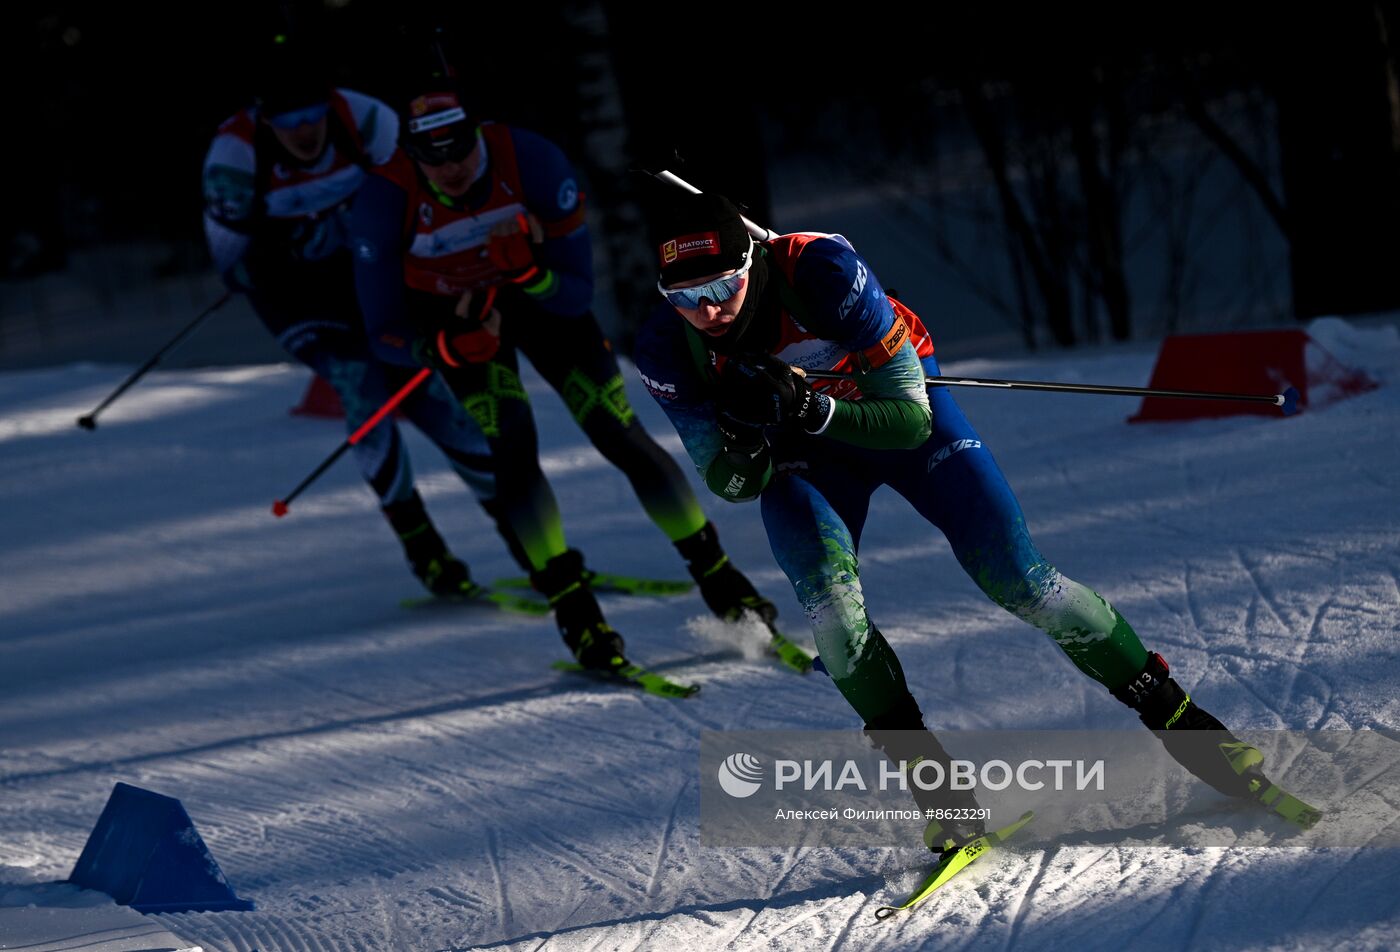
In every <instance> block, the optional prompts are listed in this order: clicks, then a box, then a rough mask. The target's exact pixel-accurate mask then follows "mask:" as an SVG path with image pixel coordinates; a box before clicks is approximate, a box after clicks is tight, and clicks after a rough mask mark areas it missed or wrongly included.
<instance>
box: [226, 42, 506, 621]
mask: <svg viewBox="0 0 1400 952" xmlns="http://www.w3.org/2000/svg"><path fill="white" fill-rule="evenodd" d="M262 56H263V59H262V63H261V67H262V69H261V77H260V81H259V88H258V91H257V95H256V98H255V104H254V105H253V106H252V107H250V108H247V109H243V110H240V111H239V112H238V113H236V114H235V115H233V116H232V117H230V118H229V119H228V120H226V121H225V122H224V123H223V124H222V125H221V126H220V127H219V130H218V133H217V134H216V135H215V137H214V141H213V143H212V145H211V146H210V148H209V152H208V155H207V157H206V159H205V162H204V199H205V214H204V228H205V235H206V237H207V238H208V242H209V249H210V252H211V254H212V256H213V258H214V262H215V265H216V267H217V268H218V270H219V273H220V274H221V275H222V276H223V277H224V280H225V281H226V282H227V283H228V285H229V286H230V287H232V288H234V289H235V290H238V291H242V292H243V293H245V294H246V295H247V297H248V300H249V302H250V303H251V304H252V306H253V310H254V311H255V312H256V313H257V315H258V317H259V319H261V321H262V322H263V324H264V325H265V326H266V327H267V329H268V331H269V332H271V333H272V335H273V336H274V337H276V339H277V342H278V343H279V344H280V345H281V346H282V347H283V348H284V349H285V350H286V351H287V353H289V354H290V355H291V356H293V357H294V358H296V359H297V360H299V361H301V362H302V363H304V364H306V365H307V366H308V367H310V368H311V369H312V370H314V371H315V372H316V373H317V374H319V375H320V376H321V377H322V378H323V379H325V380H326V381H327V382H328V383H329V384H330V385H331V386H332V387H333V388H334V389H335V391H336V393H337V394H338V395H339V397H340V401H341V403H342V405H343V406H344V408H345V424H346V429H347V431H348V432H353V431H355V430H356V429H358V428H359V427H360V425H361V424H362V423H364V422H365V420H367V419H368V418H369V417H370V416H371V415H372V414H373V413H374V411H375V410H377V409H379V407H381V406H382V405H383V404H384V403H385V401H387V400H388V399H389V397H390V396H391V395H393V394H394V393H395V392H396V391H397V390H398V389H399V388H400V387H401V386H403V384H405V383H407V382H408V379H409V378H410V376H411V374H410V373H408V372H406V371H405V370H404V368H402V367H400V366H397V365H392V364H385V363H382V362H381V361H379V360H377V359H376V358H375V357H374V356H373V354H371V352H370V347H369V343H368V341H367V340H366V339H365V335H364V326H363V320H362V319H361V317H360V313H359V307H358V305H357V303H356V300H355V285H354V275H353V270H352V268H351V264H350V255H349V251H348V249H347V247H346V233H347V224H348V221H349V215H350V207H351V205H352V203H353V201H354V199H355V195H356V193H357V192H358V190H359V188H360V186H361V184H362V183H363V182H364V181H365V178H366V177H367V175H368V174H369V172H370V170H371V169H373V168H374V167H376V166H379V165H382V164H383V163H384V162H386V161H387V160H388V159H389V157H390V156H391V155H392V154H393V151H394V147H395V140H396V138H397V136H398V119H397V117H396V116H395V114H394V111H393V110H392V109H390V108H389V107H388V106H386V105H385V104H384V103H382V102H380V101H379V100H377V99H373V98H371V97H369V96H366V95H363V94H361V93H357V92H354V91H352V90H348V89H333V88H331V87H330V86H329V85H328V84H327V83H326V82H325V80H324V78H323V76H324V74H323V72H322V71H321V69H320V68H319V65H318V64H317V63H316V61H315V60H314V58H313V57H312V54H311V53H310V52H309V51H308V50H306V49H304V48H301V47H299V46H297V45H296V44H294V43H291V42H289V41H287V39H286V38H285V37H282V36H279V37H277V38H276V39H275V40H274V42H273V43H272V44H271V46H270V47H269V48H268V49H266V50H263V51H262ZM401 406H402V412H403V413H404V414H405V415H407V417H408V418H409V419H410V420H412V421H413V423H414V424H415V425H416V426H417V427H418V428H419V429H420V430H422V431H423V433H424V434H425V435H427V436H428V438H429V439H431V440H432V441H433V442H434V443H436V444H437V446H438V447H439V448H440V449H441V450H442V451H443V453H444V454H445V455H446V456H447V459H448V462H449V463H450V464H451V466H452V468H453V469H454V470H455V471H456V472H457V473H458V475H460V476H461V477H462V479H463V480H464V481H465V482H466V483H467V485H468V486H469V487H470V488H471V489H472V491H473V492H474V493H475V494H476V496H477V498H478V500H479V501H480V502H481V505H482V506H483V507H484V508H485V509H486V510H487V512H488V513H489V514H491V515H492V516H493V517H495V516H496V509H495V506H494V503H493V501H492V500H493V496H494V494H495V482H494V479H493V477H492V474H491V472H490V470H491V462H490V451H489V449H488V447H487V445H486V442H485V440H484V439H483V437H482V435H481V433H480V431H479V429H478V428H477V426H476V424H475V423H474V422H473V421H472V420H471V419H470V417H468V416H467V414H466V413H465V412H464V411H463V410H462V408H461V407H460V406H459V405H458V403H457V401H456V400H455V399H453V397H452V394H451V393H450V391H449V390H448V389H447V387H446V385H445V384H444V383H443V382H442V381H441V379H438V378H436V377H434V378H430V379H429V380H428V381H425V383H424V384H421V385H420V386H419V388H418V389H417V390H416V391H414V393H413V394H412V395H411V396H410V397H409V398H408V399H407V400H406V401H405V402H404V403H403V404H402V405H401ZM354 449H355V457H356V460H357V461H358V463H359V465H360V470H361V472H362V474H363V475H364V478H365V481H366V482H367V483H369V485H370V487H371V489H373V491H374V493H375V495H376V496H377V497H378V499H379V504H380V506H381V507H382V510H383V512H384V515H385V518H387V519H388V521H389V525H390V526H391V527H392V528H393V530H394V532H395V534H396V535H397V536H398V538H399V541H400V542H401V543H402V544H403V549H404V554H405V556H406V557H407V559H408V562H409V565H410V566H411V568H412V570H413V574H414V575H416V576H417V577H418V578H419V579H420V580H421V581H422V583H423V585H424V586H425V587H426V588H427V589H428V590H429V591H430V592H432V593H434V594H437V595H454V594H469V593H471V592H472V591H473V590H474V589H475V587H476V586H475V584H474V583H473V582H472V581H471V577H470V572H469V570H468V568H467V566H466V564H465V563H464V562H462V560H460V559H458V558H457V557H456V556H454V555H453V554H452V553H451V552H450V551H449V549H448V547H447V545H446V543H445V542H444V541H443V539H442V536H441V535H440V534H439V533H438V531H437V529H436V528H435V527H434V525H433V522H432V520H431V519H430V518H429V517H428V513H427V511H426V510H425V509H424V507H423V500H422V498H421V497H420V496H419V494H418V491H417V489H416V488H415V486H414V480H413V472H412V469H411V466H410V464H409V458H408V450H407V448H406V447H405V446H404V442H403V438H402V436H401V435H400V433H399V429H398V427H397V426H396V425H395V423H394V420H393V419H392V418H389V419H386V420H384V421H383V422H382V423H380V424H379V425H378V426H376V427H375V428H374V429H373V430H371V431H370V433H369V434H367V435H366V436H365V437H364V438H363V439H361V440H360V441H359V442H358V443H356V444H355V447H354ZM503 535H507V538H509V536H508V533H506V532H504V531H503Z"/></svg>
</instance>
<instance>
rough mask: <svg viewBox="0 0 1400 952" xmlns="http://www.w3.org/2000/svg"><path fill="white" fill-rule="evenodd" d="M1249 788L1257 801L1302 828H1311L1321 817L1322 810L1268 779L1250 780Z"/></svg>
mask: <svg viewBox="0 0 1400 952" xmlns="http://www.w3.org/2000/svg"><path fill="white" fill-rule="evenodd" d="M1249 789H1250V792H1251V793H1252V794H1253V795H1254V799H1255V800H1257V801H1258V802H1259V803H1261V804H1263V805H1264V806H1266V807H1268V808H1269V809H1270V810H1272V811H1273V812H1275V813H1277V814H1278V815H1279V816H1281V817H1283V818H1284V819H1285V820H1287V821H1288V822H1290V823H1293V824H1296V825H1297V826H1298V827H1300V828H1302V829H1304V830H1311V829H1312V828H1313V827H1314V826H1316V825H1317V821H1318V820H1320V819H1322V811H1321V810H1319V809H1317V807H1313V806H1309V805H1308V804H1306V803H1304V802H1303V801H1302V800H1299V799H1298V798H1297V797H1295V796H1293V794H1291V793H1289V792H1288V791H1287V790H1284V789H1283V788H1282V787H1280V786H1279V785H1278V784H1276V783H1274V782H1272V781H1270V780H1268V779H1262V780H1260V779H1256V780H1252V781H1250V784H1249Z"/></svg>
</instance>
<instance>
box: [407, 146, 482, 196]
mask: <svg viewBox="0 0 1400 952" xmlns="http://www.w3.org/2000/svg"><path fill="white" fill-rule="evenodd" d="M481 150H482V145H481V140H480V139H478V140H477V143H476V145H474V146H473V147H472V150H471V152H469V153H467V157H466V158H465V159H463V160H462V161H460V162H444V163H443V164H442V165H429V164H428V163H426V162H419V163H418V167H419V168H420V169H422V170H423V175H424V176H426V177H427V179H428V181H429V182H432V183H433V186H434V187H436V188H437V189H438V191H440V192H442V193H443V194H444V195H447V196H449V197H451V198H461V197H462V196H463V195H465V194H466V193H467V189H469V188H471V185H472V183H473V182H475V181H476V172H477V169H478V168H480V165H479V163H480V161H481Z"/></svg>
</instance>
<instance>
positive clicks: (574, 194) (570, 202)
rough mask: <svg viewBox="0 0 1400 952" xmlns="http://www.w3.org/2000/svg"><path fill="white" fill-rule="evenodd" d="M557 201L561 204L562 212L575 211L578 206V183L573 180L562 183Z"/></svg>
mask: <svg viewBox="0 0 1400 952" xmlns="http://www.w3.org/2000/svg"><path fill="white" fill-rule="evenodd" d="M555 201H557V202H558V203H559V210H560V211H561V212H568V211H573V208H574V206H575V205H577V204H578V183H576V182H575V181H574V180H573V179H571V178H567V179H564V181H562V182H560V183H559V194H558V196H556V198H555Z"/></svg>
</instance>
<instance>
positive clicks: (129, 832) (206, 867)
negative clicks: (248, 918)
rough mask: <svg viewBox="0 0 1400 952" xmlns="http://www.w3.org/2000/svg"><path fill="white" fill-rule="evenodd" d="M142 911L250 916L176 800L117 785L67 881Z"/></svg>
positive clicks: (244, 901) (245, 904) (246, 903)
mask: <svg viewBox="0 0 1400 952" xmlns="http://www.w3.org/2000/svg"><path fill="white" fill-rule="evenodd" d="M68 881H69V882H70V883H74V884H76V885H78V886H82V887H83V888H85V889H96V890H100V891H101V892H105V893H106V894H107V895H109V896H111V897H112V898H113V899H115V900H116V901H117V903H118V904H120V905H123V906H130V907H131V908H133V909H135V910H136V911H138V912H214V911H219V910H225V909H238V910H247V909H252V908H253V904H252V903H251V902H249V901H248V900H246V899H239V898H238V897H237V896H235V895H234V893H233V887H232V886H230V885H229V884H228V880H227V879H225V878H224V874H223V872H222V871H221V870H220V869H219V864H218V863H216V862H215V861H214V857H213V855H211V854H210V852H209V850H208V848H207V847H206V846H205V845H204V840H202V839H201V838H200V836H199V833H198V832H197V831H196V830H195V828H194V823H193V822H191V820H190V815H189V814H188V813H186V812H185V808H184V806H182V805H181V803H180V801H179V800H176V799H174V798H173V797H166V796H162V795H161V794H159V793H152V792H151V791H149V790H142V789H141V788H140V787H133V786H131V785H130V784H125V783H119V784H117V785H116V786H115V787H114V788H112V795H111V797H109V798H108V800H107V806H106V807H104V808H103V810H102V815H101V816H100V817H98V819H97V825H96V826H95V827H93V830H92V835H91V836H89V837H88V841H87V845H86V846H84V847H83V852H82V855H81V856H79V857H78V862H77V864H76V865H75V866H74V867H73V874H72V875H71V876H69V877H68Z"/></svg>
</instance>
